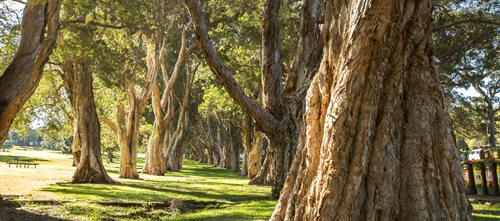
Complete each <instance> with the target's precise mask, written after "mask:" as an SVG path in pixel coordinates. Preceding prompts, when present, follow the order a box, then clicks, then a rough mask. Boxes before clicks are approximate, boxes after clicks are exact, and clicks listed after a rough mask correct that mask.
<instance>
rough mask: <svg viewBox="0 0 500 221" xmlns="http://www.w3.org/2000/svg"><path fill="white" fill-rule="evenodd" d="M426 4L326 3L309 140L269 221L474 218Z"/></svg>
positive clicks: (310, 107)
mask: <svg viewBox="0 0 500 221" xmlns="http://www.w3.org/2000/svg"><path fill="white" fill-rule="evenodd" d="M431 8H432V4H431V2H430V1H429V0H427V1H426V0H424V1H418V2H414V1H411V0H407V1H398V2H389V1H375V0H367V1H361V0H355V1H348V2H346V1H326V5H325V23H324V30H325V33H324V38H325V40H326V42H327V43H326V45H325V49H324V52H325V53H324V57H323V60H322V65H321V68H320V71H319V73H318V75H317V76H316V77H315V78H314V80H313V83H312V85H311V87H310V88H309V91H308V95H307V103H306V113H305V126H306V127H305V128H306V131H305V136H304V140H302V142H301V143H300V146H299V152H298V154H297V157H296V158H295V160H294V163H293V165H292V168H291V169H290V173H289V176H288V178H287V182H286V185H285V187H284V189H283V191H282V192H281V197H280V199H279V202H278V205H277V207H276V209H275V211H274V213H273V216H272V218H271V220H470V219H471V217H470V213H471V209H472V208H471V206H470V204H469V202H468V200H467V197H466V195H465V189H464V185H463V180H462V177H461V170H460V166H459V163H458V162H459V159H458V154H457V149H456V146H455V142H454V139H453V135H452V130H451V122H450V117H449V116H448V110H447V108H446V104H445V102H444V93H443V91H442V89H441V87H440V84H439V80H438V76H437V74H436V70H435V69H434V67H433V66H432V65H431V60H432V59H431V56H430V48H431V46H430V42H429V41H430V35H429V34H430V27H429V25H430V23H431V15H432V14H431Z"/></svg>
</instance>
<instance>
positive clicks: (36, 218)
mask: <svg viewBox="0 0 500 221" xmlns="http://www.w3.org/2000/svg"><path fill="white" fill-rule="evenodd" d="M0 219H1V220H12V221H16V220H23V221H65V219H60V218H55V217H51V216H47V215H41V214H36V213H32V212H29V211H25V210H23V209H22V208H21V205H19V204H17V203H13V202H10V201H0Z"/></svg>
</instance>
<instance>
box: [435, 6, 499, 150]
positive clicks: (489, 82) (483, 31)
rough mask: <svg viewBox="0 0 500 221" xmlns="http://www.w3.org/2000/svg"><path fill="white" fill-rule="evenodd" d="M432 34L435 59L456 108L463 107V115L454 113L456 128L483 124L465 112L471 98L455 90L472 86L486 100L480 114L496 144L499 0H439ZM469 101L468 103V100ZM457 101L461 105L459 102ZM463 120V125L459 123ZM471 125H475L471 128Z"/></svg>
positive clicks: (483, 100)
mask: <svg viewBox="0 0 500 221" xmlns="http://www.w3.org/2000/svg"><path fill="white" fill-rule="evenodd" d="M434 17H435V23H434V28H433V38H434V40H435V41H436V44H435V45H436V54H435V55H436V61H437V64H438V68H439V71H440V72H441V79H442V82H443V84H444V85H445V86H446V87H447V92H448V94H449V95H450V97H451V99H454V100H459V101H452V103H455V105H453V104H452V112H453V111H454V110H453V109H457V108H462V110H455V112H457V111H460V112H462V114H464V115H452V117H453V120H454V124H455V127H456V128H459V127H469V126H468V125H474V124H481V122H479V121H477V119H476V120H473V119H470V118H469V121H465V120H463V119H459V118H461V117H462V118H467V115H474V113H472V112H468V113H467V114H465V113H464V111H465V110H466V109H464V108H463V107H465V106H470V102H472V100H471V98H465V97H463V95H461V94H460V93H457V92H456V91H453V89H454V88H455V89H456V88H463V89H469V88H473V89H474V90H475V91H476V92H477V93H478V94H479V97H481V102H482V103H484V104H485V105H484V107H486V108H485V109H484V112H482V113H481V114H480V116H483V117H481V118H482V119H486V120H487V122H488V123H487V129H486V130H482V132H483V131H485V132H487V136H488V143H489V145H490V146H491V147H496V137H495V136H496V133H497V132H496V126H495V124H496V123H495V122H496V120H495V118H496V117H495V116H496V114H497V113H498V111H499V110H500V105H499V104H500V63H499V62H498V61H499V60H500V53H499V44H498V42H499V40H500V22H499V21H500V9H499V8H498V1H479V0H473V1H465V0H457V1H436V3H435V11H434ZM476 101H477V100H476ZM467 103H469V104H467ZM456 104H458V105H456ZM459 124H460V125H459ZM469 129H472V128H469Z"/></svg>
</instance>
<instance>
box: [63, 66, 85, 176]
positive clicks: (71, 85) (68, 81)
mask: <svg viewBox="0 0 500 221" xmlns="http://www.w3.org/2000/svg"><path fill="white" fill-rule="evenodd" d="M77 74H78V73H77V69H76V67H75V63H74V62H66V63H64V64H62V65H61V71H60V72H59V75H60V76H61V78H62V80H63V86H64V89H65V90H66V93H67V94H68V97H69V101H70V104H71V108H72V112H71V114H70V115H71V116H72V119H73V143H72V144H71V151H72V153H73V166H77V165H78V164H79V163H80V158H81V142H80V129H79V127H78V124H79V122H78V118H77V117H76V116H75V115H76V108H77V107H76V105H77V103H76V100H75V98H76V92H77V91H76V90H75V89H76V88H75V77H76V75H77Z"/></svg>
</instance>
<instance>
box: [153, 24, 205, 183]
mask: <svg viewBox="0 0 500 221" xmlns="http://www.w3.org/2000/svg"><path fill="white" fill-rule="evenodd" d="M189 26H190V25H189V24H188V25H186V26H185V27H184V29H183V31H182V36H181V47H180V49H179V54H178V56H177V61H176V63H175V65H174V67H173V70H172V73H171V74H169V73H168V70H167V67H166V64H165V62H166V61H165V59H164V56H165V47H166V46H165V44H166V36H163V38H164V42H163V45H162V46H161V50H160V51H159V52H158V53H157V54H156V56H157V58H156V59H157V60H156V63H155V64H153V65H157V67H148V68H152V69H156V70H157V71H160V70H161V73H162V76H163V81H164V82H163V83H164V88H163V92H162V93H161V94H160V86H159V85H158V84H159V82H158V81H155V83H154V86H153V87H154V88H153V95H152V96H153V99H152V101H151V102H152V104H153V111H154V114H155V123H154V124H155V132H154V133H153V134H152V136H151V140H150V142H149V144H150V145H148V150H147V158H146V162H145V165H144V169H143V173H147V174H151V175H160V176H161V175H164V174H165V172H166V169H167V166H166V159H168V158H166V156H165V155H168V153H170V152H169V151H170V149H169V146H168V145H166V144H168V142H169V141H168V139H167V130H168V129H169V126H170V123H171V122H172V120H173V117H174V104H173V102H174V100H173V96H172V92H173V87H174V84H175V82H176V81H177V79H178V77H179V74H180V72H181V70H182V66H183V65H184V63H185V60H186V57H187V56H189V54H190V53H191V52H192V51H193V50H194V48H195V47H196V45H191V46H189V47H188V45H187V30H188V28H189ZM164 152H165V153H167V154H164Z"/></svg>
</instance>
